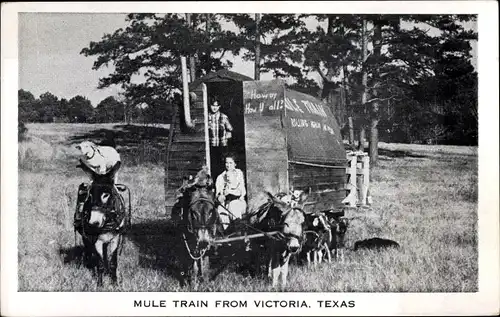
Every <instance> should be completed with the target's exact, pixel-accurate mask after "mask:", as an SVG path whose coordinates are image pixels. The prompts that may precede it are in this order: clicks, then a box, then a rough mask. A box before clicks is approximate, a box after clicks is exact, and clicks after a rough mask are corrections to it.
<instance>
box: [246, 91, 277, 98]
mask: <svg viewBox="0 0 500 317" xmlns="http://www.w3.org/2000/svg"><path fill="white" fill-rule="evenodd" d="M276 96H278V93H275V92H268V93H264V92H261V93H258V92H257V90H255V89H253V90H251V91H245V92H244V95H243V98H244V99H276Z"/></svg>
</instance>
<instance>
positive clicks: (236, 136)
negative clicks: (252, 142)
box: [206, 81, 246, 181]
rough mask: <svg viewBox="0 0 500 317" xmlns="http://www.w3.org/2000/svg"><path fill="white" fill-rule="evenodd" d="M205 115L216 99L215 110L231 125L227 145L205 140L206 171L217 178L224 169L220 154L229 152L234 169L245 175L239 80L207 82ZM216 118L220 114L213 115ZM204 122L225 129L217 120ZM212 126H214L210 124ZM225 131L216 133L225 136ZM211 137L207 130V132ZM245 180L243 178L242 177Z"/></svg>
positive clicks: (240, 86)
mask: <svg viewBox="0 0 500 317" xmlns="http://www.w3.org/2000/svg"><path fill="white" fill-rule="evenodd" d="M206 85H207V91H208V93H207V95H208V96H207V97H208V114H209V117H210V114H211V113H212V110H211V105H212V104H213V102H214V101H218V104H219V105H220V109H219V112H220V113H222V114H224V115H226V116H227V120H228V121H229V124H230V126H231V128H232V131H231V137H230V138H228V139H227V145H224V144H222V142H220V141H221V140H218V141H219V142H212V141H211V140H209V143H210V146H209V151H210V171H211V174H212V176H213V178H214V179H216V178H217V176H219V175H220V174H221V173H222V172H223V171H224V169H225V164H224V157H225V156H226V155H232V156H234V157H235V159H236V168H239V169H241V170H242V171H243V175H246V156H245V121H244V120H245V119H244V108H243V86H242V83H241V82H235V81H218V82H208V83H206ZM217 118H218V119H220V116H217ZM208 121H209V122H208V125H209V126H210V124H215V125H216V126H218V128H219V129H220V130H222V129H227V128H224V127H222V124H220V121H218V122H214V121H213V120H208ZM214 128H215V126H214ZM225 133H226V131H220V133H219V136H221V135H222V136H223V137H225V136H224V135H225ZM209 138H210V139H211V138H212V136H211V133H210V132H209ZM217 143H218V144H217ZM245 181H246V179H245Z"/></svg>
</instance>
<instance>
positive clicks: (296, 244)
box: [268, 193, 305, 253]
mask: <svg viewBox="0 0 500 317" xmlns="http://www.w3.org/2000/svg"><path fill="white" fill-rule="evenodd" d="M268 196H269V198H270V200H271V202H272V207H271V209H270V210H269V216H270V220H272V221H273V222H275V227H276V228H280V231H281V233H282V234H283V235H284V237H285V244H286V248H287V250H288V251H290V252H292V253H296V252H298V251H299V250H300V248H301V246H302V242H303V237H304V226H305V214H304V211H303V210H302V209H300V208H296V207H292V206H290V205H289V204H287V203H286V202H283V201H282V200H280V199H278V198H276V197H274V196H273V195H272V194H271V193H268Z"/></svg>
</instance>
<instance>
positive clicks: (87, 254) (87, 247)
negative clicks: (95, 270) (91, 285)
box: [82, 238, 94, 269]
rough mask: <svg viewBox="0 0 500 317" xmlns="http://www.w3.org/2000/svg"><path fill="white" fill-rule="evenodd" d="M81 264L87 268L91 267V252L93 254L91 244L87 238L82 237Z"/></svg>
mask: <svg viewBox="0 0 500 317" xmlns="http://www.w3.org/2000/svg"><path fill="white" fill-rule="evenodd" d="M82 240H83V264H84V265H85V266H86V267H87V268H89V269H90V268H92V267H93V265H92V264H93V263H92V254H93V247H94V246H93V245H92V243H90V241H89V240H87V239H85V238H83V239H82Z"/></svg>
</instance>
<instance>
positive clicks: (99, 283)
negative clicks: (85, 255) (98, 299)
mask: <svg viewBox="0 0 500 317" xmlns="http://www.w3.org/2000/svg"><path fill="white" fill-rule="evenodd" d="M94 246H95V250H96V252H97V255H98V256H99V261H98V264H97V286H102V275H103V273H104V260H105V259H104V252H103V251H104V248H103V246H104V244H103V242H102V241H101V240H97V241H96V243H95V244H94Z"/></svg>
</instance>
